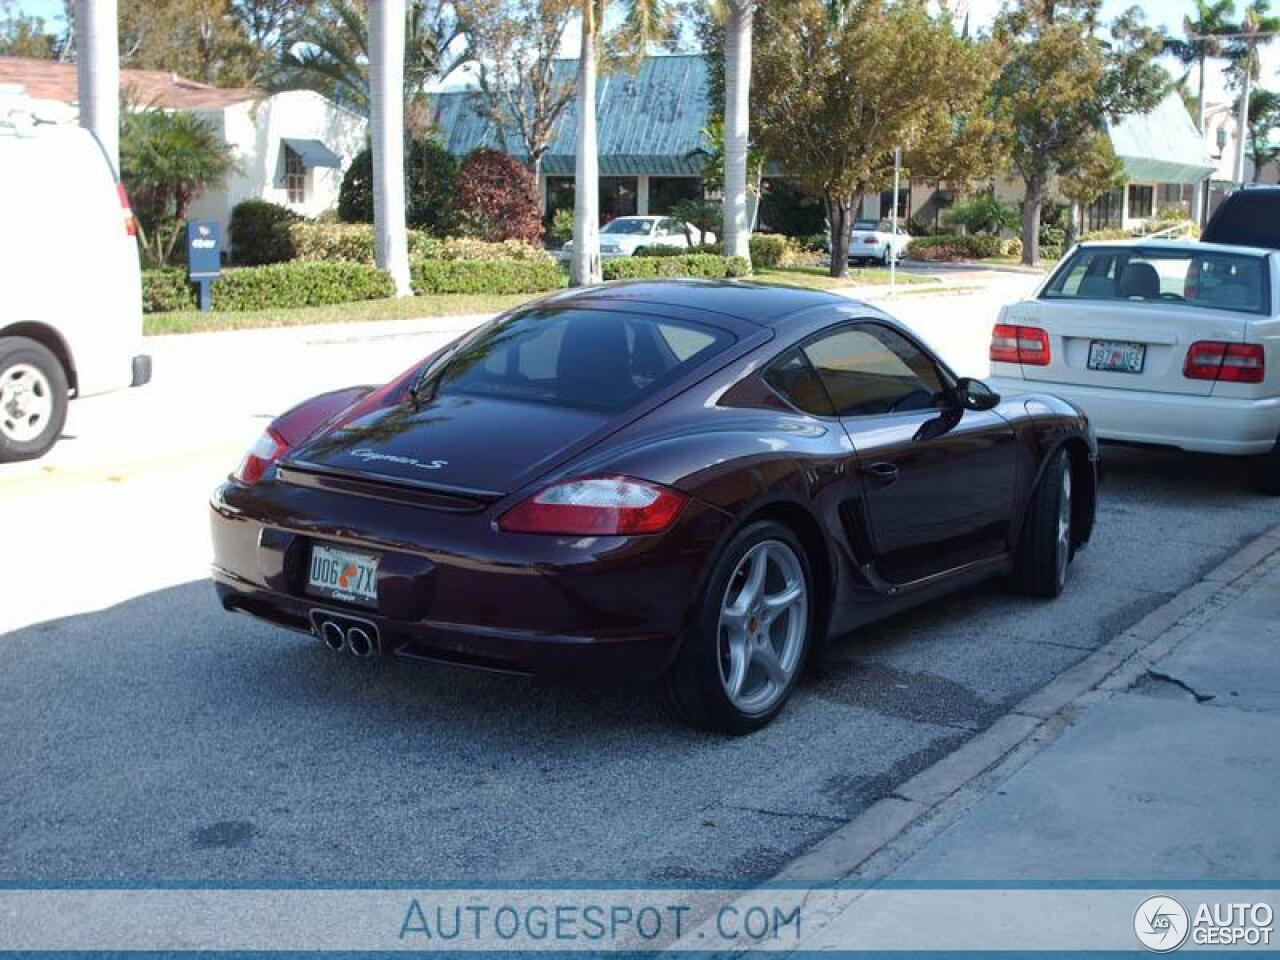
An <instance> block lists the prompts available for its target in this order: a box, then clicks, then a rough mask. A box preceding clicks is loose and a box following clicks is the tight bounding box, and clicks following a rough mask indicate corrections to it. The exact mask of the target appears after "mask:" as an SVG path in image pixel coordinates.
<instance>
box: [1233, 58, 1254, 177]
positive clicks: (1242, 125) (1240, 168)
mask: <svg viewBox="0 0 1280 960" xmlns="http://www.w3.org/2000/svg"><path fill="white" fill-rule="evenodd" d="M1243 73H1244V83H1243V84H1242V85H1241V89H1240V110H1239V112H1238V113H1237V114H1236V161H1235V169H1234V171H1233V173H1232V177H1231V179H1232V180H1234V181H1235V183H1236V186H1240V185H1241V184H1243V183H1244V143H1245V138H1246V137H1248V135H1249V95H1250V94H1251V93H1253V65H1252V64H1251V63H1249V62H1248V61H1247V60H1246V61H1245V64H1244V70H1243Z"/></svg>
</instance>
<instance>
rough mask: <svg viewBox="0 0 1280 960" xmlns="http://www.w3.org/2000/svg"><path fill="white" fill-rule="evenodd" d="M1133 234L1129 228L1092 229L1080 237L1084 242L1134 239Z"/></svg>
mask: <svg viewBox="0 0 1280 960" xmlns="http://www.w3.org/2000/svg"><path fill="white" fill-rule="evenodd" d="M1132 239H1133V234H1132V233H1130V232H1129V231H1128V230H1091V231H1090V232H1089V233H1086V234H1085V235H1084V236H1083V237H1081V238H1080V240H1081V241H1082V242H1092V241H1095V240H1132Z"/></svg>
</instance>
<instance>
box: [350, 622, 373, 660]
mask: <svg viewBox="0 0 1280 960" xmlns="http://www.w3.org/2000/svg"><path fill="white" fill-rule="evenodd" d="M347 649H348V650H350V651H351V652H352V653H353V654H355V655H356V656H357V657H368V656H371V655H372V654H373V638H372V637H370V636H369V634H368V632H366V631H365V629H364V628H363V627H352V628H351V629H350V630H348V631H347Z"/></svg>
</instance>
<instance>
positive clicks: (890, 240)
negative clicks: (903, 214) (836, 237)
mask: <svg viewBox="0 0 1280 960" xmlns="http://www.w3.org/2000/svg"><path fill="white" fill-rule="evenodd" d="M910 244H911V235H910V234H908V233H907V231H905V230H903V229H902V228H901V227H899V228H898V229H897V230H896V231H895V230H894V229H893V223H892V222H891V221H889V220H858V221H855V223H854V224H853V230H852V231H851V232H850V233H849V262H850V263H857V262H858V261H861V260H871V261H876V260H878V261H880V262H881V263H883V264H884V265H885V266H888V265H889V260H890V259H893V260H898V259H900V258H901V257H902V255H903V254H904V253H906V252H907V247H908V246H909V245H910Z"/></svg>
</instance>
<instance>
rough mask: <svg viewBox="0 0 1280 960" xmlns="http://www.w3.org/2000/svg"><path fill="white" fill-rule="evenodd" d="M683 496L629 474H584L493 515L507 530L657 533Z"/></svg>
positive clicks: (678, 507) (589, 534)
mask: <svg viewBox="0 0 1280 960" xmlns="http://www.w3.org/2000/svg"><path fill="white" fill-rule="evenodd" d="M687 502H688V498H687V497H686V496H685V495H684V494H682V493H677V492H676V491H675V490H670V489H668V488H666V487H660V486H658V485H657V484H653V483H646V482H645V481H643V480H633V479H631V478H630V477H584V478H582V479H579V480H569V481H566V482H564V483H557V484H555V485H554V486H550V487H547V488H546V489H545V490H542V491H540V492H539V493H536V494H534V495H533V496H532V497H530V498H529V499H527V500H525V501H523V502H521V503H518V504H516V505H515V506H514V507H512V508H511V509H510V510H508V511H507V512H506V513H504V514H503V515H502V516H501V517H499V518H498V529H499V530H504V531H506V532H508V533H547V534H558V535H560V536H582V537H608V536H629V535H631V534H640V533H660V532H661V531H663V530H665V529H666V528H667V527H669V526H670V525H671V523H672V521H673V520H675V518H676V516H677V515H678V514H679V513H680V511H681V509H683V507H684V505H685V503H687Z"/></svg>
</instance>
